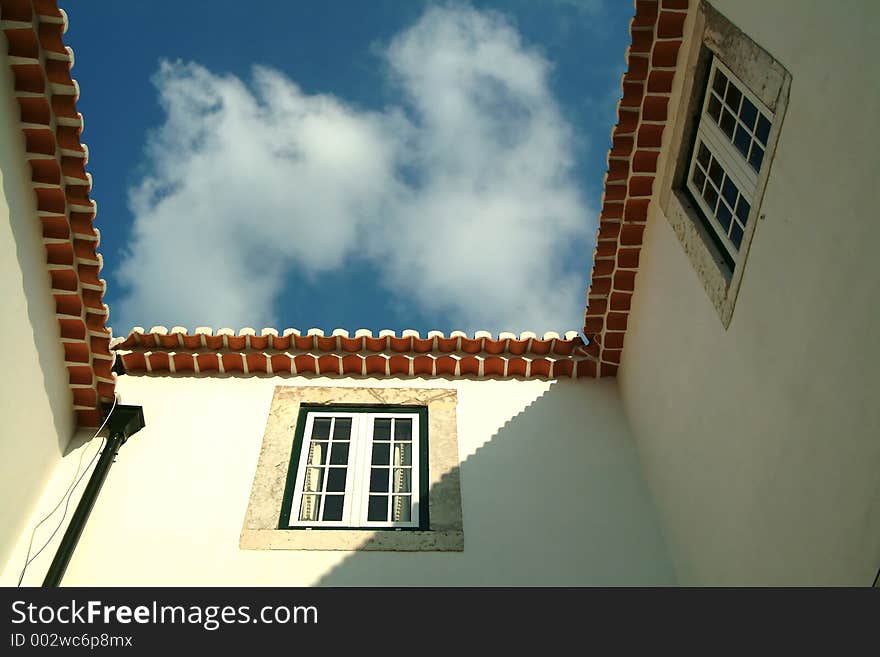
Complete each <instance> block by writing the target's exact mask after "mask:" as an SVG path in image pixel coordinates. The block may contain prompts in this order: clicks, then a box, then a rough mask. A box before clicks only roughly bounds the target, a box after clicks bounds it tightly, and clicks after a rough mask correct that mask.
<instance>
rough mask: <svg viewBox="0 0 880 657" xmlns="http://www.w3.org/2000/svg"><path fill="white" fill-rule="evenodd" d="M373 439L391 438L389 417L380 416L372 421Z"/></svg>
mask: <svg viewBox="0 0 880 657" xmlns="http://www.w3.org/2000/svg"><path fill="white" fill-rule="evenodd" d="M373 440H391V420H390V419H389V418H387V417H380V418H376V420H375V421H374V422H373Z"/></svg>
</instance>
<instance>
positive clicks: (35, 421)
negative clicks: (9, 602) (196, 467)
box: [0, 35, 74, 564]
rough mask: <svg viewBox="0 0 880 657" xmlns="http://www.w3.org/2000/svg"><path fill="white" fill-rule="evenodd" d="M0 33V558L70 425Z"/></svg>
mask: <svg viewBox="0 0 880 657" xmlns="http://www.w3.org/2000/svg"><path fill="white" fill-rule="evenodd" d="M6 50H7V48H6V38H5V37H4V36H2V35H0V299H2V301H3V309H2V311H0V336H2V339H0V367H2V371H3V377H4V381H3V386H2V388H3V394H2V395H0V418H2V422H0V564H3V563H5V562H6V560H7V558H8V557H9V551H10V549H11V547H12V543H13V542H14V540H15V539H16V538H17V536H18V535H19V533H20V532H21V531H22V529H23V527H24V522H25V520H26V519H27V516H28V514H29V513H30V511H31V510H32V507H33V505H34V503H35V502H36V500H37V497H38V496H39V494H40V493H41V490H42V488H43V486H44V484H45V483H46V479H47V477H48V476H49V473H50V472H51V470H52V468H53V467H54V466H55V465H56V464H57V463H58V459H59V458H60V457H61V454H62V451H63V450H64V448H65V447H66V445H67V443H68V441H69V439H70V437H71V435H72V433H73V422H74V418H73V401H72V398H71V393H70V390H69V388H68V386H67V372H66V370H65V368H64V352H63V350H62V347H61V342H60V337H59V329H58V322H57V321H56V319H55V304H54V301H53V299H52V296H51V294H50V287H51V283H50V280H49V274H48V271H47V270H46V252H45V249H44V247H43V241H42V227H41V224H40V221H39V220H38V219H37V215H36V198H35V194H34V192H33V189H32V187H31V184H30V179H31V174H30V167H29V166H28V165H27V163H26V160H25V155H24V136H23V134H22V131H21V124H20V121H19V107H18V103H17V102H16V101H15V99H14V98H13V95H12V89H13V86H12V73H11V71H10V69H9V62H8V57H7V55H6Z"/></svg>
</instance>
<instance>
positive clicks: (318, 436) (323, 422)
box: [312, 417, 330, 440]
mask: <svg viewBox="0 0 880 657" xmlns="http://www.w3.org/2000/svg"><path fill="white" fill-rule="evenodd" d="M328 438H330V418H329V417H316V418H315V421H314V423H313V424H312V439H314V440H327V439H328Z"/></svg>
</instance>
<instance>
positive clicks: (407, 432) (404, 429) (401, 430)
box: [394, 418, 412, 440]
mask: <svg viewBox="0 0 880 657" xmlns="http://www.w3.org/2000/svg"><path fill="white" fill-rule="evenodd" d="M394 440H412V420H411V419H410V418H406V419H396V420H394Z"/></svg>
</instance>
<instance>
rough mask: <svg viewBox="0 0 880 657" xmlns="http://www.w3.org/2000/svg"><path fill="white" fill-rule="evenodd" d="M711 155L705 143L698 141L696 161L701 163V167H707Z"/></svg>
mask: <svg viewBox="0 0 880 657" xmlns="http://www.w3.org/2000/svg"><path fill="white" fill-rule="evenodd" d="M710 157H711V153H709V149H708V148H706V144H704V143H703V142H700V148H699V150H698V151H697V162H699V163H700V164H702V165H703V169H704V170H705V169H708V168H709V159H710Z"/></svg>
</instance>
